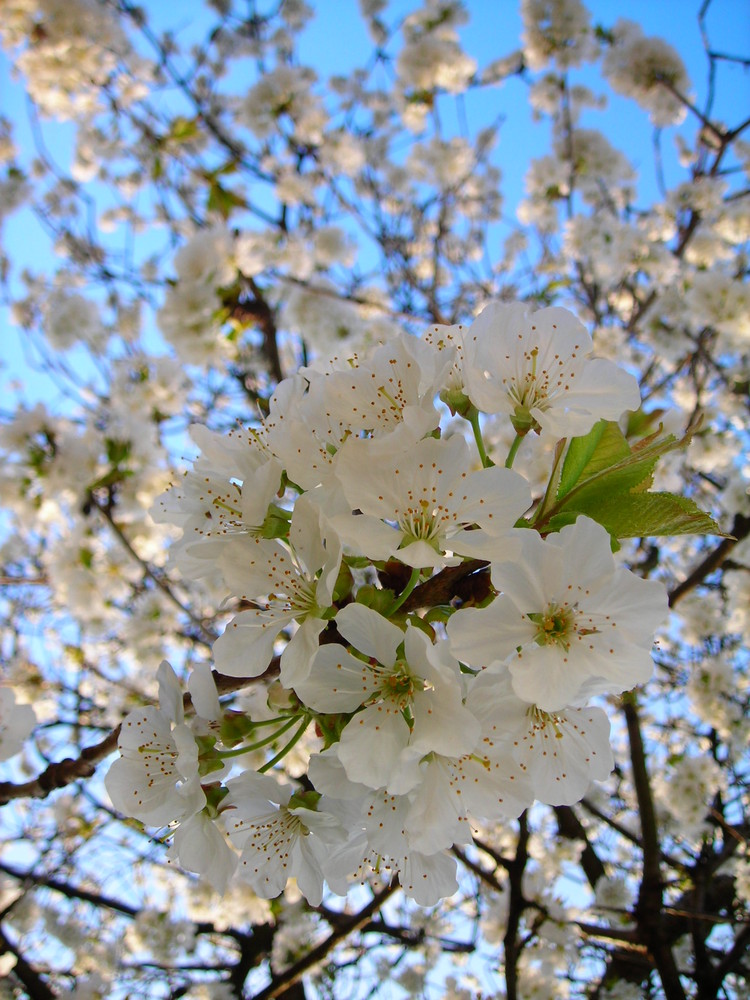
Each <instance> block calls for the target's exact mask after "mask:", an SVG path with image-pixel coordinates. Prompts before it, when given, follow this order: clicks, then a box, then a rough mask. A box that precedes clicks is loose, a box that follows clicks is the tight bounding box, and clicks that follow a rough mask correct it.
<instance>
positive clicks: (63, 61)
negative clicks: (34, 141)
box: [0, 0, 143, 118]
mask: <svg viewBox="0 0 750 1000" xmlns="http://www.w3.org/2000/svg"><path fill="white" fill-rule="evenodd" d="M2 13H3V18H2V24H1V25H0V38H2V41H3V42H4V44H5V45H6V46H21V45H25V48H24V50H23V52H22V53H21V54H20V55H19V57H18V61H17V66H18V69H19V70H20V71H21V72H22V73H23V74H24V76H25V77H26V79H27V85H28V89H29V93H30V95H31V96H32V97H33V98H34V100H35V102H36V103H37V104H38V105H39V107H40V108H41V109H42V110H43V111H44V112H45V113H46V114H48V115H54V116H55V117H57V118H74V117H76V116H77V115H79V114H82V113H87V112H91V111H93V110H94V109H95V108H96V106H97V103H98V101H99V100H100V97H101V88H102V86H103V85H104V84H105V83H106V82H108V81H109V80H110V79H111V78H113V77H114V76H115V71H116V70H117V67H118V63H119V62H120V60H121V59H122V58H123V56H124V55H126V54H129V45H128V42H127V39H126V37H125V34H124V32H123V31H122V29H121V27H120V25H119V24H118V22H117V20H116V19H115V18H114V17H113V16H112V14H111V12H110V11H108V10H107V9H106V8H105V7H103V6H102V5H101V4H98V3H96V2H95V0H42V2H40V3H29V2H28V0H9V2H7V3H3V9H2ZM136 64H137V60H135V61H133V62H132V63H131V67H130V69H131V71H132V70H133V68H134V66H135V65H136ZM128 75H129V74H122V78H121V79H120V80H119V81H118V82H119V83H123V82H124V81H125V80H126V78H127V76H128ZM128 91H129V92H130V99H131V100H132V99H133V98H134V97H137V96H142V93H143V91H142V90H140V89H139V88H138V87H136V86H135V85H134V81H133V80H132V79H131V80H130V82H129V86H127V87H125V88H123V89H122V92H121V97H122V98H123V99H124V98H125V96H126V93H128Z"/></svg>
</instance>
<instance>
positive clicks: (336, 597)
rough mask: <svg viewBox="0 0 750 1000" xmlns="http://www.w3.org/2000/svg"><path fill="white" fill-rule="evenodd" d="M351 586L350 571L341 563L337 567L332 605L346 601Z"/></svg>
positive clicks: (352, 584) (352, 582)
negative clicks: (337, 572)
mask: <svg viewBox="0 0 750 1000" xmlns="http://www.w3.org/2000/svg"><path fill="white" fill-rule="evenodd" d="M353 586H354V577H353V576H352V571H351V570H350V569H349V567H348V566H347V565H346V563H345V562H342V563H341V566H340V567H339V574H338V576H337V577H336V583H335V584H334V587H333V603H334V604H339V603H340V602H341V601H344V600H346V598H347V597H348V596H349V595H350V594H351V592H352V587H353Z"/></svg>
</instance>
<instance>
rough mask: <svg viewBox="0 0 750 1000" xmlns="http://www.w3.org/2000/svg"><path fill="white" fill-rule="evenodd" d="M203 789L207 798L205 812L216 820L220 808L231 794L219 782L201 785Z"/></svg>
mask: <svg viewBox="0 0 750 1000" xmlns="http://www.w3.org/2000/svg"><path fill="white" fill-rule="evenodd" d="M201 788H202V789H203V794H204V795H205V796H206V804H205V806H204V807H203V811H204V812H205V813H206V814H207V815H208V816H210V817H211V819H216V817H217V816H218V815H219V806H220V805H221V803H222V801H223V800H224V799H225V798H226V796H227V795H228V794H229V789H228V788H225V787H224V785H222V784H220V782H218V781H212V782H211V783H210V784H208V785H201Z"/></svg>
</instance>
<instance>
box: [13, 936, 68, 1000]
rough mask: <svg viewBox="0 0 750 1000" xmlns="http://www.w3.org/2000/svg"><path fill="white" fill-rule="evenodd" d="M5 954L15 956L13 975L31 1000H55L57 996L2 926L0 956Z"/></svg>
mask: <svg viewBox="0 0 750 1000" xmlns="http://www.w3.org/2000/svg"><path fill="white" fill-rule="evenodd" d="M3 952H10V953H11V954H12V955H15V958H16V964H15V966H14V967H13V973H14V974H15V976H16V978H17V979H18V981H19V982H20V983H21V984H22V986H23V988H24V989H25V990H26V992H27V993H28V995H29V1000H55V996H56V994H55V993H53V992H52V990H51V989H50V988H49V986H47V984H46V983H45V982H44V980H43V979H42V977H41V976H40V975H39V973H38V972H37V971H36V969H35V968H34V967H33V966H32V965H29V963H28V962H27V961H26V959H25V958H24V957H23V954H22V953H21V951H20V949H19V947H18V945H14V944H13V942H12V941H11V940H10V938H8V936H7V935H6V934H5V931H4V930H3V928H2V927H1V926H0V954H2V953H3Z"/></svg>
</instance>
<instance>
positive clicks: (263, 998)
mask: <svg viewBox="0 0 750 1000" xmlns="http://www.w3.org/2000/svg"><path fill="white" fill-rule="evenodd" d="M398 889H399V884H398V882H397V881H396V880H395V879H394V881H393V882H391V884H390V885H388V886H386V887H385V889H381V891H380V892H378V893H376V894H375V895H374V896H373V898H372V899H371V900H370V902H369V903H368V904H367V906H364V907H363V908H362V909H361V910H360V911H359V912H358V913H354V914H352V916H351V917H349V919H348V920H347V921H346V922H345V923H343V922H342V923H341V924H340V925H339V926H338V927H335V928H334V929H333V931H332V932H331V933H330V934H329V935H328V937H327V938H326V939H325V941H321V943H320V944H319V945H317V946H316V947H315V948H312V949H311V950H310V951H309V952H308V953H307V955H305V956H304V958H301V959H300V960H299V961H298V962H295V963H294V964H293V965H290V966H289V968H288V969H285V970H284V972H281V973H279V975H278V976H274V977H273V979H272V980H271V982H270V984H269V985H268V986H267V987H266V988H265V989H264V990H261V991H260V993H256V994H255V996H254V997H253V1000H274V998H277V997H282V996H286V995H288V993H287V991H288V990H289V988H290V987H291V986H293V985H294V984H295V983H298V982H299V981H300V980H301V979H302V976H304V974H305V973H306V972H309V971H310V969H312V968H313V967H314V966H315V965H317V964H318V962H322V961H323V959H324V958H325V957H326V956H327V955H328V954H329V953H330V952H331V950H332V949H333V948H334V947H335V946H336V945H337V944H339V942H341V941H343V940H344V939H345V938H347V937H348V936H349V935H350V934H353V933H354V932H355V931H358V930H361V929H362V928H364V927H366V926H367V925H368V924H369V922H370V919H371V918H372V916H373V914H375V913H377V912H378V910H379V909H380V908H381V907H382V906H383V904H384V903H385V902H386V900H388V899H389V898H390V897H391V896H392V895H393V894H394V892H396V891H397V890H398Z"/></svg>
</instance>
